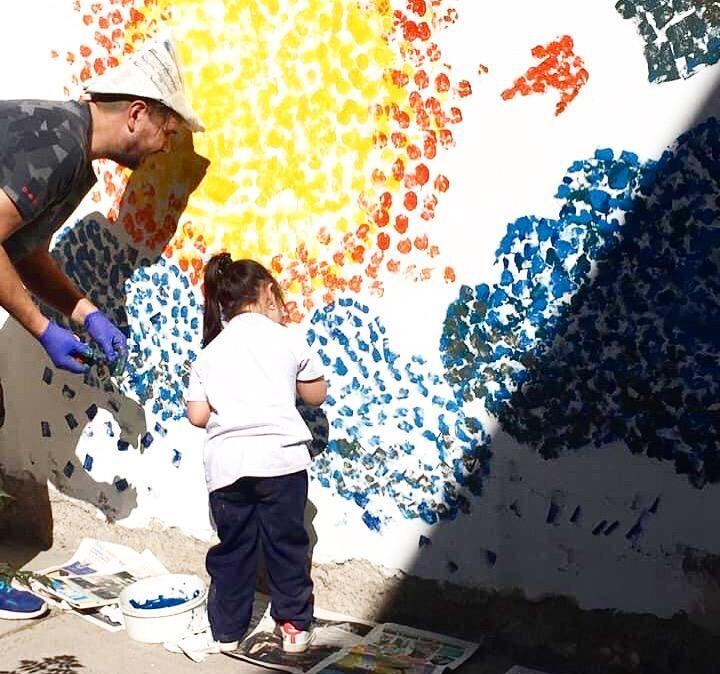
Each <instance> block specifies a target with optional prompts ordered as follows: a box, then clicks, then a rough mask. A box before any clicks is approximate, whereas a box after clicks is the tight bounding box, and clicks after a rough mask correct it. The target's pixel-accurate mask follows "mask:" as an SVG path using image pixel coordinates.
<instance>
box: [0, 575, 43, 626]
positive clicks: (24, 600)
mask: <svg viewBox="0 0 720 674" xmlns="http://www.w3.org/2000/svg"><path fill="white" fill-rule="evenodd" d="M46 612H47V604H46V603H45V602H44V601H43V600H42V599H40V597H36V596H35V595H34V594H32V593H31V592H25V591H23V590H16V589H15V588H14V587H12V586H11V585H9V584H8V583H6V582H5V581H4V580H0V618H2V619H4V620H27V619H28V618H39V617H40V616H41V615H43V614H44V613H46Z"/></svg>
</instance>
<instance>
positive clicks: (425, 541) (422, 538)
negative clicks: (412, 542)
mask: <svg viewBox="0 0 720 674" xmlns="http://www.w3.org/2000/svg"><path fill="white" fill-rule="evenodd" d="M430 545H432V541H431V540H430V539H429V538H428V537H427V536H422V535H421V536H420V540H418V547H419V548H424V547H427V546H430Z"/></svg>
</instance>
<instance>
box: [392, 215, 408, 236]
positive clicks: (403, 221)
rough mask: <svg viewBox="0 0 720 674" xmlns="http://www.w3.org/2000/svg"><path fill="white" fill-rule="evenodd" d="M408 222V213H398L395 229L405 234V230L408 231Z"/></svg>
mask: <svg viewBox="0 0 720 674" xmlns="http://www.w3.org/2000/svg"><path fill="white" fill-rule="evenodd" d="M408 224H409V222H408V218H407V215H398V216H396V217H395V229H396V230H397V231H398V232H399V233H400V234H404V233H405V232H407V228H408Z"/></svg>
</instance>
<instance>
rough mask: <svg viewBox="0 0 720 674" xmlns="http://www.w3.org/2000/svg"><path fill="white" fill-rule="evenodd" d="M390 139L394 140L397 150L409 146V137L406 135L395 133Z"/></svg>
mask: <svg viewBox="0 0 720 674" xmlns="http://www.w3.org/2000/svg"><path fill="white" fill-rule="evenodd" d="M390 138H391V140H392V144H393V145H394V146H395V147H397V148H401V147H405V146H406V145H407V136H406V135H405V134H404V133H400V132H399V131H395V132H394V133H393V134H392V135H391V136H390Z"/></svg>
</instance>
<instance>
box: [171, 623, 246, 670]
mask: <svg viewBox="0 0 720 674" xmlns="http://www.w3.org/2000/svg"><path fill="white" fill-rule="evenodd" d="M239 643H240V642H238V641H215V639H213V637H212V633H211V632H210V628H207V629H206V630H204V631H203V632H199V633H198V634H189V635H186V636H184V637H182V638H180V639H179V640H178V641H175V642H165V644H163V645H164V646H165V648H166V649H167V650H169V651H171V652H173V653H185V655H187V656H188V657H189V658H190V659H191V660H193V661H194V662H202V661H203V660H204V659H205V658H206V657H207V656H208V655H214V654H216V653H229V652H230V651H234V650H235V649H236V648H237V647H238V645H239Z"/></svg>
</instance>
